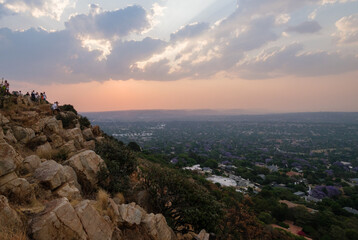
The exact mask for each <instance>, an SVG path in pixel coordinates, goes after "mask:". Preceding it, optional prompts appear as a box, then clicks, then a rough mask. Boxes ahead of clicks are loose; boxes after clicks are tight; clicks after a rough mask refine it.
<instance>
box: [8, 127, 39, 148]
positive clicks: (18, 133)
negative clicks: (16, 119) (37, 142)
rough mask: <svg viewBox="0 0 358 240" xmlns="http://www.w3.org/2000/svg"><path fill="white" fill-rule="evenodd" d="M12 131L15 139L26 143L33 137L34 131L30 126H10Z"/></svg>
mask: <svg viewBox="0 0 358 240" xmlns="http://www.w3.org/2000/svg"><path fill="white" fill-rule="evenodd" d="M12 131H13V132H14V136H15V138H16V140H17V141H19V142H21V143H24V144H26V143H28V142H29V141H30V140H31V139H33V138H34V137H35V131H34V130H32V129H31V128H23V127H20V126H14V127H13V128H12Z"/></svg>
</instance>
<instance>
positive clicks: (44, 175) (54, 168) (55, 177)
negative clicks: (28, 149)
mask: <svg viewBox="0 0 358 240" xmlns="http://www.w3.org/2000/svg"><path fill="white" fill-rule="evenodd" d="M34 177H35V178H36V179H37V180H38V181H39V182H40V183H42V184H43V185H44V186H45V187H47V188H49V189H51V190H53V189H55V188H57V187H59V186H61V185H62V184H63V183H65V182H66V181H67V178H66V174H65V171H64V169H63V166H62V165H61V164H58V163H57V162H55V161H54V160H48V161H45V162H43V163H41V164H40V166H39V168H37V169H36V171H35V173H34Z"/></svg>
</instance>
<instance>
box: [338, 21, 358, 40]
mask: <svg viewBox="0 0 358 240" xmlns="http://www.w3.org/2000/svg"><path fill="white" fill-rule="evenodd" d="M336 27H337V30H338V31H337V32H336V33H335V34H334V35H333V36H334V38H335V39H336V41H337V42H338V43H340V44H351V43H358V14H354V15H350V16H347V17H343V18H341V19H339V20H338V21H337V22H336Z"/></svg>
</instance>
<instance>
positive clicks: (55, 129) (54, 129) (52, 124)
mask: <svg viewBox="0 0 358 240" xmlns="http://www.w3.org/2000/svg"><path fill="white" fill-rule="evenodd" d="M62 130H63V126H62V121H60V120H57V119H56V118H55V117H52V118H49V119H47V121H46V122H45V127H44V132H45V134H46V135H51V134H53V133H56V134H60V133H61V131H62Z"/></svg>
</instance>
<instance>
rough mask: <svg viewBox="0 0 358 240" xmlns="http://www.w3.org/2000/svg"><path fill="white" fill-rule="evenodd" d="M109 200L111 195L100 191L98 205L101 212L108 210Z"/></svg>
mask: <svg viewBox="0 0 358 240" xmlns="http://www.w3.org/2000/svg"><path fill="white" fill-rule="evenodd" d="M108 199H109V194H108V193H107V192H106V191H105V190H103V189H99V190H98V192H97V205H98V207H99V209H100V210H102V211H105V210H107V207H108Z"/></svg>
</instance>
